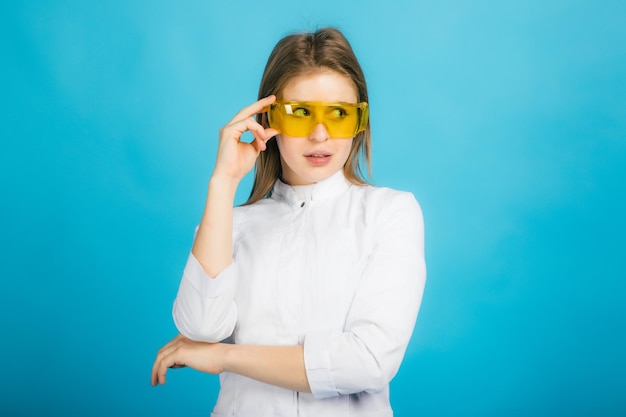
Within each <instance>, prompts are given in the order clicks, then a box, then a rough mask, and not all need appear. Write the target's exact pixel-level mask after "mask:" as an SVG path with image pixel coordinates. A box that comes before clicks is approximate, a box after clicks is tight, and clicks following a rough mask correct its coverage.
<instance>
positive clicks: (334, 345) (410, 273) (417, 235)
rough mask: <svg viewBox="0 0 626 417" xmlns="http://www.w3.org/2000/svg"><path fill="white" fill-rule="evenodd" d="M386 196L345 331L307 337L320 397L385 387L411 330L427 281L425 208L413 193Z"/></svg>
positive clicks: (306, 350) (308, 361)
mask: <svg viewBox="0 0 626 417" xmlns="http://www.w3.org/2000/svg"><path fill="white" fill-rule="evenodd" d="M387 197H391V196H387ZM387 197H386V198H384V199H377V201H378V204H379V206H378V207H374V208H373V209H374V211H377V212H379V214H378V215H376V219H375V221H374V225H373V228H374V236H373V246H372V251H371V253H370V255H369V257H368V260H367V265H366V268H365V271H364V273H363V276H362V277H361V281H360V283H359V286H358V288H357V290H356V293H355V295H354V299H353V301H352V304H351V307H350V310H349V313H348V317H347V319H346V324H345V327H344V329H343V331H342V332H341V331H336V332H316V333H310V334H307V335H305V340H304V360H305V367H306V372H307V377H308V379H309V384H310V386H311V390H312V393H313V395H314V396H315V397H316V398H328V397H335V396H339V395H346V394H353V393H358V392H363V391H367V392H379V391H381V390H383V389H385V388H386V387H387V385H388V384H389V382H390V381H391V379H392V378H393V377H394V376H395V374H396V373H397V371H398V369H399V367H400V364H401V362H402V359H403V356H404V352H405V350H406V347H407V345H408V343H409V340H410V338H411V335H412V333H413V328H414V325H415V320H416V318H417V313H418V310H419V307H420V304H421V300H422V295H423V291H424V285H425V282H426V266H425V261H424V225H423V218H422V212H421V209H420V207H419V205H418V203H417V201H416V200H415V198H414V197H413V195H412V194H410V193H397V192H396V194H395V195H393V196H392V197H391V198H387ZM383 200H384V201H383Z"/></svg>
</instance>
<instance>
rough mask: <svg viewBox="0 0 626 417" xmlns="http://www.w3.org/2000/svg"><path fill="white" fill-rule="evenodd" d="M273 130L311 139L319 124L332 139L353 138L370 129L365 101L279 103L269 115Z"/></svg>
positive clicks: (272, 105) (277, 102) (273, 104)
mask: <svg viewBox="0 0 626 417" xmlns="http://www.w3.org/2000/svg"><path fill="white" fill-rule="evenodd" d="M267 118H268V122H269V125H270V127H272V128H274V129H276V130H278V131H279V132H280V133H284V134H285V135H288V136H294V137H308V136H309V135H310V134H311V132H313V130H314V129H315V126H317V125H318V124H320V123H321V124H322V125H324V127H325V128H326V131H327V132H328V135H329V136H330V138H331V139H352V138H353V137H354V136H355V135H356V134H357V133H359V132H362V131H364V130H365V128H366V127H367V121H368V118H369V107H368V105H367V103H366V102H361V103H341V102H322V101H276V102H274V103H272V104H271V105H270V107H269V110H268V112H267Z"/></svg>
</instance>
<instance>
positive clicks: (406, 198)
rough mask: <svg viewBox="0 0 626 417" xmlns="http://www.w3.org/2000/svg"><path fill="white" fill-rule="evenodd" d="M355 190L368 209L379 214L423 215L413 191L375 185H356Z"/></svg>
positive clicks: (383, 215)
mask: <svg viewBox="0 0 626 417" xmlns="http://www.w3.org/2000/svg"><path fill="white" fill-rule="evenodd" d="M352 190H353V192H354V193H355V194H356V195H358V196H359V198H360V199H362V200H363V203H364V204H365V206H366V207H367V210H368V211H370V212H371V213H372V214H375V215H377V216H382V217H387V216H395V215H399V214H402V213H404V214H406V215H411V216H417V217H419V218H421V217H422V209H421V207H420V205H419V203H418V201H417V200H416V198H415V196H414V195H413V193H411V192H408V191H401V190H395V189H393V188H388V187H378V186H373V185H362V186H360V185H355V186H353V187H352Z"/></svg>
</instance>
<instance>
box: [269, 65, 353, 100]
mask: <svg viewBox="0 0 626 417" xmlns="http://www.w3.org/2000/svg"><path fill="white" fill-rule="evenodd" d="M280 96H281V98H282V99H283V100H286V101H334V102H336V101H343V102H348V103H356V101H357V98H358V97H357V89H356V86H355V85H354V82H353V81H352V79H351V78H350V77H347V76H345V75H343V74H340V73H338V72H335V71H331V70H324V71H316V72H313V73H307V74H302V75H298V76H295V77H293V78H291V79H290V80H289V81H287V83H286V84H285V86H284V87H283V90H282V93H281V94H280Z"/></svg>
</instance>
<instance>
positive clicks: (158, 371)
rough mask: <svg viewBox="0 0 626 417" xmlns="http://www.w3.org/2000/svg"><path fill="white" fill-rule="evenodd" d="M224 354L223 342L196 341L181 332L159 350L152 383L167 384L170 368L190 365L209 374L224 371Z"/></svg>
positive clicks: (154, 384) (153, 366)
mask: <svg viewBox="0 0 626 417" xmlns="http://www.w3.org/2000/svg"><path fill="white" fill-rule="evenodd" d="M224 354H225V345H223V344H221V343H206V342H195V341H193V340H190V339H187V338H186V337H185V336H183V335H180V334H179V335H178V336H176V337H175V338H174V339H172V340H170V341H169V342H168V343H167V344H166V345H165V346H163V347H162V348H161V349H160V350H159V353H158V354H157V357H156V360H155V361H154V365H152V385H153V386H156V385H158V384H165V374H166V373H167V370H168V369H169V368H182V367H185V366H188V367H190V368H193V369H196V370H198V371H201V372H206V373H209V374H219V373H222V372H223V371H224V369H223V368H224V367H223V362H224Z"/></svg>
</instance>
